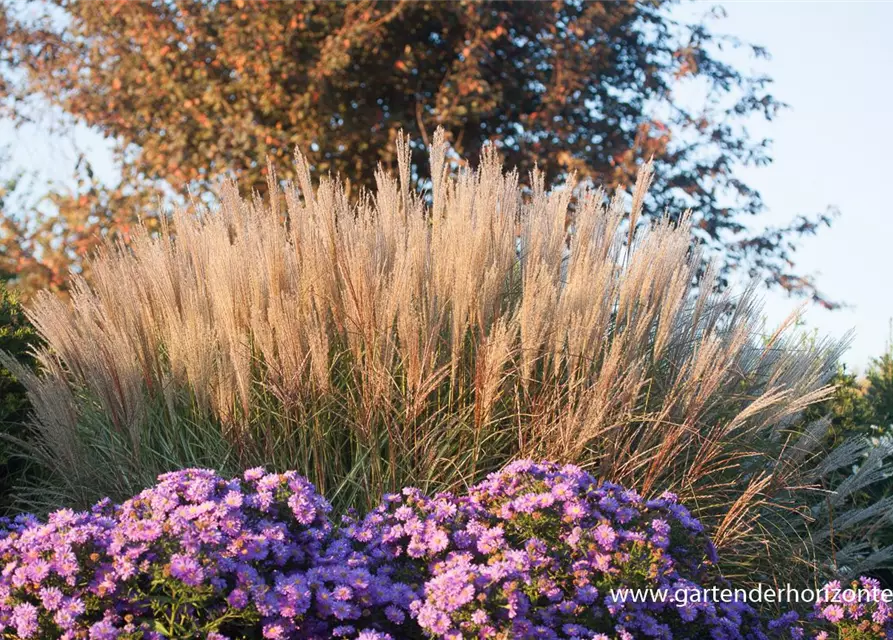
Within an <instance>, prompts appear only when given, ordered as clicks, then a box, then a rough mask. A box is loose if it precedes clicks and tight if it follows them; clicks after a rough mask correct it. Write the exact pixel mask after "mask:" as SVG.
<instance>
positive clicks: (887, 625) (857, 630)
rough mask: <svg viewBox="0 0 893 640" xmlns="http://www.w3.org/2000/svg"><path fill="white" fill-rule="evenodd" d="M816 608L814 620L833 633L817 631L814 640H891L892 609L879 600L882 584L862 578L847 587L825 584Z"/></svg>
mask: <svg viewBox="0 0 893 640" xmlns="http://www.w3.org/2000/svg"><path fill="white" fill-rule="evenodd" d="M820 593H821V596H820V597H819V598H818V600H817V602H816V605H815V612H814V617H815V618H816V619H817V620H819V621H823V622H825V623H826V625H827V626H830V627H831V628H832V630H830V631H820V632H819V633H818V635H816V636H815V637H816V640H831V639H832V638H839V639H841V640H868V639H870V638H878V639H880V638H893V607H891V606H890V603H889V602H885V601H884V598H883V597H882V594H883V591H882V589H881V584H880V583H879V582H878V581H877V580H875V579H874V578H866V577H861V578H859V579H857V580H854V581H852V582H851V583H849V584H845V585H841V583H840V582H839V581H836V580H835V581H832V582H829V583H828V584H826V585H825V586H824V587H823V588H822V590H821V592H820Z"/></svg>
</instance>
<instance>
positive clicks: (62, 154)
mask: <svg viewBox="0 0 893 640" xmlns="http://www.w3.org/2000/svg"><path fill="white" fill-rule="evenodd" d="M712 4H715V3H712V2H705V3H703V4H698V5H695V6H688V7H684V8H683V11H685V12H689V11H691V12H693V13H703V12H704V11H706V10H707V9H708V8H709V7H710V6H711V5H712ZM723 6H724V7H725V8H726V10H727V13H728V17H727V18H726V19H724V20H719V21H718V22H717V23H716V24H715V26H716V27H717V30H719V31H723V32H726V33H729V34H731V35H735V36H738V37H739V38H741V39H743V40H746V41H750V42H754V43H756V44H761V45H764V46H765V47H766V48H767V49H768V50H769V51H770V53H771V54H772V60H770V61H768V62H766V61H745V64H748V65H752V66H753V67H754V68H756V69H759V70H763V71H765V72H767V73H769V75H771V76H772V77H774V78H775V81H776V82H775V89H774V92H775V94H776V97H778V98H779V99H781V100H782V101H784V102H787V103H789V104H790V105H791V109H789V110H787V111H786V112H784V113H783V114H782V115H781V117H780V118H778V119H777V120H776V121H775V122H773V123H770V124H759V125H758V126H755V127H753V128H752V131H753V133H754V134H755V135H758V136H763V135H766V136H769V137H771V138H773V139H774V146H773V152H774V157H775V162H774V163H773V164H772V165H770V166H769V167H767V168H760V169H749V170H743V171H742V172H741V174H740V177H741V178H742V179H743V180H744V181H745V182H746V183H748V184H750V185H752V186H754V187H756V188H758V189H759V190H760V191H761V192H762V194H763V197H764V200H765V202H766V204H767V205H768V207H769V212H768V213H767V214H766V215H765V216H764V217H763V219H762V220H760V221H759V223H761V224H777V225H780V224H784V222H786V221H787V220H789V219H790V218H791V217H793V216H794V215H796V214H799V213H814V212H818V211H823V210H824V209H825V208H826V207H827V206H828V205H835V206H837V207H838V208H839V209H840V211H841V214H842V215H841V216H840V217H839V218H838V219H837V220H836V221H835V223H834V225H833V227H832V228H831V229H826V230H823V231H822V232H821V233H820V235H819V236H817V237H815V238H810V239H807V240H805V241H804V242H803V244H802V246H801V248H800V250H799V251H798V252H797V253H796V256H795V258H796V260H797V262H798V265H799V267H800V268H801V269H802V270H803V271H805V272H809V273H815V274H816V275H817V282H818V284H819V286H820V288H821V289H822V291H823V292H825V293H826V294H827V295H828V296H829V297H831V298H832V299H836V300H842V301H845V302H847V303H849V304H850V305H851V308H848V309H843V310H839V311H833V312H829V311H825V310H822V309H818V308H813V307H811V308H809V309H808V311H807V315H806V323H807V325H808V326H810V327H815V328H817V329H818V331H819V332H820V333H822V334H830V335H835V336H842V335H843V334H845V333H846V332H847V331H848V330H850V329H854V330H855V338H854V342H853V346H852V348H851V349H850V351H849V352H848V353H847V354H846V356H845V361H846V362H847V363H848V364H849V365H850V366H852V367H854V368H856V369H859V370H862V369H864V366H865V365H866V363H867V362H868V359H869V358H870V357H872V356H876V355H879V354H880V352H881V351H882V350H883V348H884V344H885V341H886V339H887V337H888V335H889V325H888V323H889V320H890V318H891V317H893V285H891V284H890V281H891V278H893V206H891V204H890V202H891V196H890V195H888V191H890V188H889V186H888V185H889V183H890V182H891V178H890V177H889V176H888V171H887V163H888V154H889V150H890V149H893V125H891V123H890V122H889V121H888V117H889V114H891V102H893V84H891V82H890V80H891V71H893V44H891V39H890V33H889V27H890V25H891V24H893V3H869V2H864V3H863V2H853V1H847V2H726V3H724V4H723ZM76 136H77V143H78V145H79V146H80V147H81V148H83V147H84V146H87V147H92V148H94V149H101V147H102V144H101V142H100V141H99V140H98V138H97V137H95V136H92V135H90V134H89V132H86V131H83V130H81V131H78V132H77V133H76ZM46 139H47V138H46V136H45V135H44V134H42V132H40V127H37V128H27V129H25V130H20V131H13V130H12V129H11V128H10V127H9V126H8V125H5V124H4V123H2V122H0V143H12V145H13V147H14V150H15V152H14V154H13V158H12V162H13V164H14V165H18V166H23V167H25V168H29V169H35V170H37V171H39V172H40V173H42V174H43V175H45V176H48V177H54V178H56V179H64V178H66V177H67V176H68V175H70V173H71V169H72V167H73V163H74V159H75V154H74V152H73V151H72V148H73V147H72V145H71V143H70V141H67V142H66V141H63V142H59V141H58V140H56V141H55V142H54V143H53V146H52V148H50V147H48V146H47V145H46V144H44V141H46ZM102 155H103V154H101V153H94V154H91V156H92V157H94V158H95V159H96V160H97V161H98V165H99V166H98V167H97V168H98V169H99V171H100V174H101V175H112V174H113V172H111V169H110V167H109V166H108V164H107V163H105V162H102V159H101V157H100V156H102ZM766 303H767V308H766V311H767V317H768V320H769V321H770V322H772V323H774V322H778V321H780V320H781V319H783V318H784V317H785V316H787V315H788V313H789V312H790V311H791V310H792V309H793V308H794V307H796V306H797V302H796V301H793V300H791V299H789V298H787V297H785V296H783V295H781V294H774V293H767V294H766Z"/></svg>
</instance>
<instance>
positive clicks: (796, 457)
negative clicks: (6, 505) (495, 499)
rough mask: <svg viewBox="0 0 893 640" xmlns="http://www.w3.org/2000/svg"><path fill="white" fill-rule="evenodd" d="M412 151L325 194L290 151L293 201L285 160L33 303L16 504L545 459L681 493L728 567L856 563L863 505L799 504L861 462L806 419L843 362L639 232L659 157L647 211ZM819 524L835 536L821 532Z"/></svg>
mask: <svg viewBox="0 0 893 640" xmlns="http://www.w3.org/2000/svg"><path fill="white" fill-rule="evenodd" d="M398 147H399V154H398V155H399V166H398V167H397V169H398V177H396V178H394V177H391V176H390V175H388V174H387V173H386V172H385V171H384V170H381V171H379V173H378V188H377V190H376V191H375V192H374V193H362V194H359V195H358V196H357V197H355V198H351V197H349V194H348V191H347V190H346V189H345V187H344V186H343V185H342V184H341V183H340V182H339V181H337V180H334V179H331V178H326V177H322V178H321V179H320V180H319V181H318V183H314V181H313V180H312V179H311V167H310V166H309V165H308V164H307V162H306V161H305V159H304V158H303V157H302V156H300V155H298V156H297V159H296V160H297V174H296V175H297V176H298V180H297V184H292V183H287V184H285V185H284V186H283V185H280V184H279V183H278V182H277V181H276V179H275V177H274V175H273V173H272V171H271V172H270V183H269V188H268V190H267V191H268V198H267V199H266V200H265V201H264V200H261V199H260V198H259V197H254V198H250V199H248V198H242V197H240V195H239V193H238V190H237V188H236V186H235V185H234V184H229V185H226V186H225V187H224V188H223V190H222V193H221V194H220V199H219V208H218V210H217V211H215V212H210V211H207V210H204V209H203V207H202V206H201V205H200V204H198V203H196V204H194V205H193V206H192V207H191V208H188V209H179V210H177V211H175V212H174V214H173V216H172V218H171V220H170V221H169V224H168V225H167V226H166V227H165V228H164V229H162V230H161V232H159V233H150V231H148V230H141V231H140V230H137V231H135V233H134V236H133V238H132V242H131V243H130V244H129V245H128V246H127V247H110V248H109V249H108V250H107V251H106V252H105V253H104V254H102V255H101V256H98V257H96V258H95V259H94V260H93V261H92V264H91V268H90V273H91V276H90V279H89V281H87V280H85V279H82V278H75V284H74V287H73V290H72V292H71V296H70V301H68V302H66V301H62V300H60V299H58V298H55V297H53V296H51V295H49V294H47V295H42V296H38V299H37V300H36V302H35V303H34V305H33V307H32V308H31V309H30V311H29V314H30V317H31V319H32V320H33V321H34V324H35V326H36V327H37V330H38V331H39V333H40V335H41V337H42V339H43V340H45V346H44V347H41V348H40V349H39V351H38V353H37V360H38V362H39V366H40V372H39V373H38V374H33V373H30V372H28V371H24V370H21V368H18V369H17V370H16V373H17V375H18V376H19V378H20V379H21V380H22V382H23V384H24V385H25V386H26V388H27V389H28V393H29V397H30V399H31V402H32V405H33V407H34V411H33V421H34V430H35V431H36V433H37V436H36V439H35V441H34V442H33V443H32V446H31V448H30V455H31V456H32V458H33V459H35V460H36V461H38V462H39V463H40V464H41V465H42V466H43V468H44V469H45V471H46V473H45V474H43V475H42V476H41V478H42V479H44V480H45V482H43V484H41V485H40V486H37V487H33V488H32V489H31V490H30V492H29V491H28V490H27V489H25V490H22V491H20V497H21V499H22V500H23V501H25V502H26V503H30V504H31V505H32V506H31V508H33V509H42V510H51V509H52V508H56V507H59V506H62V505H76V506H79V507H81V508H84V507H86V506H88V505H90V504H92V503H93V502H95V501H96V500H98V499H99V498H100V497H102V496H105V495H108V496H111V497H112V498H114V499H117V500H123V499H125V498H126V497H128V496H131V495H133V494H134V493H136V492H137V491H139V490H140V489H142V488H143V487H145V486H148V485H149V484H151V483H152V481H153V480H154V478H155V477H156V475H158V474H159V473H161V472H165V471H170V470H174V469H178V468H188V467H210V468H215V469H218V470H220V471H221V472H222V473H228V474H238V473H240V472H241V470H242V469H244V468H249V467H252V466H258V465H265V466H267V467H268V468H271V469H277V470H283V469H292V468H295V469H297V471H299V472H300V473H302V474H304V475H305V476H307V477H308V478H309V479H310V480H312V481H313V483H314V484H315V485H316V486H317V487H318V488H319V490H320V492H321V493H322V494H323V495H325V496H326V497H327V498H328V499H329V500H330V501H331V502H332V504H333V505H334V507H335V509H336V510H337V511H339V512H342V513H343V512H345V511H346V510H347V509H349V508H351V507H355V508H358V509H360V510H363V511H365V510H368V509H369V508H371V507H373V506H375V505H376V504H378V502H379V500H380V498H381V496H382V495H383V494H385V493H389V492H394V491H398V490H399V489H400V488H401V487H403V486H416V487H419V489H420V490H422V491H425V492H427V493H429V494H430V493H436V492H438V491H443V490H450V491H454V492H461V491H462V490H464V489H465V488H466V487H468V486H471V485H472V484H474V483H476V482H478V481H480V480H482V479H483V478H484V477H485V476H486V475H487V474H488V473H490V472H492V471H495V470H498V469H500V468H502V467H503V466H504V465H505V464H507V463H508V462H510V461H512V460H515V459H519V458H535V459H552V460H559V461H562V462H569V463H575V464H579V465H581V466H582V467H584V468H586V469H587V470H589V471H591V472H592V473H593V474H595V475H596V476H597V477H598V478H600V479H605V480H611V481H613V482H617V483H620V484H623V485H624V486H627V487H630V488H634V489H636V490H637V491H638V492H639V493H640V494H641V495H643V496H647V497H652V496H655V495H659V494H660V493H661V492H663V491H673V492H675V493H677V494H679V495H680V496H681V497H682V498H683V499H685V500H686V501H687V502H688V503H689V504H691V505H692V508H694V509H695V510H696V513H697V516H698V517H699V519H700V520H701V521H702V522H703V523H704V525H705V527H707V529H708V531H709V532H710V535H711V537H712V539H713V541H714V543H715V544H716V546H717V548H718V549H719V550H720V551H721V552H722V555H723V557H724V558H725V559H726V560H725V562H726V563H727V566H726V569H727V571H729V572H732V574H734V575H739V576H748V577H750V578H752V579H760V578H761V577H762V578H767V577H769V576H770V575H773V574H776V573H777V572H779V571H781V570H782V569H784V570H786V571H787V570H790V571H794V570H798V569H800V570H803V571H807V572H811V571H812V569H813V567H814V565H815V564H822V563H824V564H825V565H826V567H825V568H827V566H830V565H832V564H833V561H834V558H838V557H844V556H846V555H847V554H837V555H834V554H832V553H831V552H830V551H829V552H827V553H826V552H825V551H822V550H818V551H817V548H818V547H816V544H820V545H825V546H826V547H827V548H828V549H834V548H835V547H838V548H839V547H840V546H841V545H840V539H839V536H840V535H841V534H843V535H845V534H846V532H845V531H843V532H841V530H840V527H833V528H831V527H828V526H826V525H827V524H828V523H827V522H825V520H827V519H829V518H830V517H831V515H830V514H831V513H832V512H833V514H835V515H836V516H839V515H841V514H844V513H845V512H846V511H847V509H848V507H847V504H846V500H847V499H848V496H847V495H846V493H845V492H842V493H840V494H839V495H838V496H837V497H835V503H834V504H833V505H832V506H833V511H832V510H830V509H826V510H825V511H822V510H821V509H819V510H816V511H814V512H810V511H809V509H808V506H807V505H809V504H812V503H814V502H818V501H821V499H822V496H817V495H816V494H815V489H816V487H819V486H821V483H822V479H823V477H827V476H830V475H833V474H834V472H835V471H836V470H837V469H840V468H844V467H846V466H847V465H849V464H851V463H852V462H853V461H854V460H855V459H857V458H858V457H859V455H860V454H861V453H863V451H864V446H856V447H849V448H845V449H842V450H841V451H840V452H839V455H838V454H834V455H831V456H827V455H826V453H825V452H822V451H821V446H820V444H821V442H822V433H823V431H824V430H827V428H828V423H827V422H822V421H820V422H818V423H816V424H813V425H801V424H800V423H799V422H798V416H799V415H800V413H801V411H802V409H803V408H804V407H806V406H808V405H810V404H811V403H813V402H815V401H817V400H820V399H822V398H824V397H826V396H827V394H828V393H829V391H830V389H829V388H828V387H827V386H825V381H826V379H827V378H828V376H829V375H830V374H831V373H832V372H833V371H834V368H835V362H836V359H837V355H838V353H839V351H840V348H841V345H840V344H839V343H837V342H833V341H821V340H812V339H809V338H808V337H805V336H803V335H800V334H798V333H797V330H796V327H795V324H796V323H795V322H794V318H792V319H791V320H790V321H789V322H787V323H785V324H784V325H783V326H782V327H781V328H779V329H778V330H777V331H770V332H766V331H764V327H763V323H762V317H761V316H762V311H761V306H760V302H759V300H758V299H757V297H756V293H755V290H754V289H753V288H749V289H746V290H744V291H742V292H741V293H740V294H737V295H736V294H733V293H732V292H731V290H729V289H726V290H721V289H720V287H719V286H718V283H719V278H718V276H717V273H716V270H715V269H714V268H713V267H712V266H711V265H710V263H709V262H707V261H705V260H704V258H703V255H702V252H701V250H700V249H699V248H698V247H697V246H695V247H693V246H692V236H691V229H690V219H689V218H688V217H687V216H686V215H683V214H682V212H673V213H674V214H678V215H676V216H675V218H674V220H671V219H670V218H665V219H661V220H658V221H656V222H654V223H653V224H648V223H644V222H642V221H641V220H642V209H643V205H644V203H645V202H646V200H647V198H648V187H649V183H650V179H651V174H650V171H651V169H650V165H645V166H644V167H643V168H642V172H641V175H640V178H639V182H638V184H637V186H636V189H635V190H634V192H633V194H632V198H631V202H630V199H629V198H628V197H626V196H625V195H624V194H622V193H619V194H617V195H616V196H614V197H613V198H609V197H608V196H607V195H606V194H605V193H604V192H603V191H601V190H598V189H595V188H593V187H592V186H591V185H587V184H583V185H578V184H576V183H575V182H574V180H573V177H571V178H569V179H568V181H567V182H566V183H564V184H561V185H558V186H556V187H554V188H552V189H547V187H546V184H545V182H544V178H543V176H542V175H541V174H539V173H536V172H535V173H533V175H531V176H530V181H529V183H528V184H527V185H526V186H521V184H520V182H519V176H518V174H517V173H515V172H506V171H504V170H503V167H502V164H501V161H500V160H499V158H498V157H497V155H496V152H495V150H494V149H493V148H489V149H488V150H487V151H486V152H485V153H484V155H483V157H482V158H481V161H480V163H479V166H478V167H477V168H470V167H468V166H466V165H462V166H459V163H457V162H455V160H456V159H455V157H454V156H453V155H451V154H450V153H449V151H448V148H447V145H446V143H445V140H444V136H443V134H442V132H441V133H438V134H437V135H436V136H435V139H434V144H433V145H432V148H431V150H430V151H431V169H432V170H431V175H432V176H433V178H432V180H431V182H430V184H429V185H428V186H427V188H426V191H425V192H419V191H417V190H416V188H415V183H414V181H413V179H412V176H411V162H410V153H411V147H410V146H409V144H408V142H407V141H405V140H402V139H401V140H400V141H398ZM7 361H8V359H7ZM10 366H11V367H12V366H14V363H10ZM882 458H883V456H881V459H880V460H873V461H872V464H871V465H866V469H867V471H866V474H867V478H868V480H871V479H872V478H875V479H876V477H878V473H879V472H877V469H876V467H877V466H878V465H876V464H874V463H875V462H877V463H878V464H880V466H881V467H883V464H884V462H883V459H882ZM883 472H884V471H883V469H882V471H881V472H880V473H881V476H882V475H883ZM848 486H849V488H850V489H853V488H854V487H855V489H856V490H857V489H858V486H861V485H859V483H850V485H848ZM861 517H862V516H857V517H855V519H853V518H850V519H849V520H846V522H848V523H850V524H852V523H854V522H859V521H860V518H861ZM813 518H815V519H818V520H820V521H822V522H820V523H819V524H820V528H821V529H822V531H823V532H824V531H830V532H832V534H829V535H824V533H822V535H819V533H821V532H819V531H811V532H809V533H810V535H806V533H807V532H806V530H805V523H807V522H809V521H810V520H811V519H813ZM863 520H864V518H863ZM829 536H830V537H829ZM813 541H818V542H817V543H815V544H814V542H813ZM821 549H824V547H821ZM852 549H853V550H854V554H855V555H853V554H849V555H852V556H853V558H854V559H853V561H852V563H851V566H853V567H857V566H859V565H858V562H859V558H858V556H859V553H862V552H864V551H865V547H864V545H860V544H856V545H855V546H853V547H852ZM767 550H768V552H769V555H768V556H767ZM876 551H877V550H871V551H869V552H867V553H868V554H869V555H871V557H872V558H882V559H883V558H885V557H887V556H888V555H889V553H887V552H888V550H881V553H880V555H878V554H877V553H875V552H876ZM885 554H886V555H885ZM767 557H768V558H769V560H768V561H761V560H759V559H760V558H767ZM779 557H784V558H785V559H786V560H787V561H786V562H783V563H782V562H775V561H773V560H772V558H779ZM847 557H849V556H847ZM755 562H756V564H758V565H759V566H756V567H755V566H754V563H755Z"/></svg>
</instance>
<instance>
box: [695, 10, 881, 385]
mask: <svg viewBox="0 0 893 640" xmlns="http://www.w3.org/2000/svg"><path fill="white" fill-rule="evenodd" d="M707 6H708V5H707V4H706V3H705V4H704V5H703V8H704V9H706V8H707ZM724 6H725V8H726V11H727V13H728V17H727V18H726V19H724V20H721V21H719V22H718V24H717V26H718V27H720V26H721V30H723V31H726V32H728V33H730V34H734V35H736V36H738V37H740V38H742V39H743V40H747V41H752V42H755V43H757V44H761V45H764V46H765V47H766V48H767V49H768V50H769V51H770V53H771V54H772V59H771V60H770V61H768V62H759V63H758V65H757V67H756V68H759V69H763V70H765V71H767V72H768V73H769V74H770V75H771V76H772V77H773V78H774V79H775V90H774V91H775V94H776V96H777V97H778V98H779V99H781V100H783V101H784V102H787V103H789V104H790V105H791V108H790V109H789V110H787V111H785V112H784V113H783V114H782V115H781V117H780V118H778V119H777V120H776V121H775V122H773V123H770V124H768V125H765V126H760V127H759V128H757V127H754V128H753V131H754V133H760V134H764V133H765V134H766V135H768V136H770V137H771V138H773V139H774V145H773V155H774V157H775V162H774V163H773V164H772V165H770V166H769V167H767V168H761V169H751V170H745V171H742V172H741V178H742V179H743V180H744V181H745V182H747V183H748V184H750V185H752V186H754V187H756V188H758V189H759V190H760V191H761V192H762V194H763V197H764V200H765V202H766V204H767V205H768V207H769V214H768V215H766V216H765V218H766V221H767V222H769V223H770V224H771V223H776V224H781V223H782V222H783V221H785V220H787V219H789V218H790V217H792V216H793V215H795V214H797V213H808V212H815V211H821V210H823V209H825V207H826V206H827V205H836V206H837V207H838V208H839V209H840V211H841V216H840V217H839V218H838V219H837V220H835V222H834V225H833V226H832V227H831V229H825V230H823V231H822V232H820V234H819V235H818V236H816V237H814V238H810V239H807V240H805V241H804V242H803V244H802V246H801V248H800V250H798V251H797V253H796V256H795V258H796V260H797V262H798V264H799V266H800V267H801V268H802V269H803V270H804V271H806V272H812V273H816V274H817V278H816V279H817V282H818V284H819V286H820V287H821V289H822V290H823V291H824V292H825V293H826V294H827V295H828V296H830V297H831V298H832V299H837V300H843V301H845V302H847V303H849V304H850V305H852V308H850V309H843V310H838V311H833V312H831V311H825V310H822V309H818V308H810V309H809V310H808V311H807V315H806V322H807V324H808V325H809V326H812V327H816V328H818V329H819V331H820V332H821V333H825V334H831V335H837V336H840V335H843V334H844V333H846V332H847V331H848V330H849V329H854V330H855V337H854V341H853V345H852V347H851V349H850V351H849V352H848V353H847V354H846V356H845V358H844V359H845V361H846V362H847V363H848V364H850V365H851V366H853V367H856V368H858V369H862V368H864V366H865V364H867V362H868V359H869V358H870V357H873V356H877V355H880V353H881V352H882V351H883V349H884V344H885V341H886V340H887V337H888V335H889V324H888V323H889V320H890V318H891V317H893V205H891V195H890V191H891V182H893V180H891V176H890V171H889V168H888V167H889V156H890V152H891V150H893V123H891V121H890V117H891V115H893V110H891V103H893V83H891V74H893V39H891V33H890V26H891V25H893V3H880V2H878V3H869V2H853V1H847V2H727V3H724ZM754 64H757V63H754ZM766 302H767V313H768V317H769V319H770V320H773V321H776V320H778V319H780V318H782V317H783V316H785V315H786V314H787V313H788V312H789V311H790V309H791V308H792V306H793V304H794V303H793V301H791V300H790V299H789V298H786V297H784V296H781V295H775V294H768V295H767V296H766Z"/></svg>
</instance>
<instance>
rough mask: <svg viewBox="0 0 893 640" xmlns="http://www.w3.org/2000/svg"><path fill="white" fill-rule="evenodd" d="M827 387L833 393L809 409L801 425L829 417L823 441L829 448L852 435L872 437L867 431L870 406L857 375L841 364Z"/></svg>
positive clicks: (870, 411)
mask: <svg viewBox="0 0 893 640" xmlns="http://www.w3.org/2000/svg"><path fill="white" fill-rule="evenodd" d="M829 384H833V385H834V394H833V395H832V396H831V397H829V398H827V399H825V400H822V401H821V402H818V403H816V404H814V405H812V406H811V407H809V408H808V409H807V410H806V411H805V412H804V414H803V415H804V422H806V423H810V422H813V421H815V420H819V419H821V418H824V417H826V416H827V417H828V418H830V420H831V425H830V428H829V430H828V434H827V436H826V438H827V446H828V447H832V448H833V447H835V446H838V445H839V444H841V443H842V442H844V441H845V440H847V439H848V438H851V437H853V436H855V435H860V436H870V435H876V434H875V433H874V430H872V428H871V424H872V422H871V421H872V407H871V404H870V402H869V400H868V399H867V398H866V394H865V389H864V388H863V386H862V384H861V383H860V381H859V378H858V376H856V374H853V373H850V372H849V371H847V368H846V365H841V366H840V369H838V371H837V373H835V374H834V377H833V378H831V380H830V381H829Z"/></svg>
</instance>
